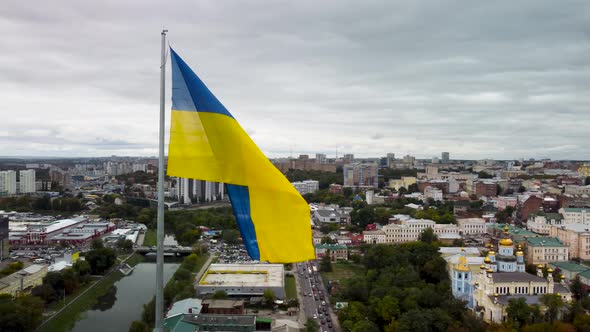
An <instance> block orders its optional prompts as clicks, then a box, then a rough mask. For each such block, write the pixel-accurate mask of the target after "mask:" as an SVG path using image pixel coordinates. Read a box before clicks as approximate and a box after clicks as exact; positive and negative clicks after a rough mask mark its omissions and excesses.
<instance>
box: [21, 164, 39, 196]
mask: <svg viewBox="0 0 590 332" xmlns="http://www.w3.org/2000/svg"><path fill="white" fill-rule="evenodd" d="M18 176H19V189H20V193H21V194H28V193H34V192H36V187H35V170H34V169H28V170H25V171H19V172H18Z"/></svg>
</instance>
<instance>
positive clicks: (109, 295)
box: [92, 286, 117, 311]
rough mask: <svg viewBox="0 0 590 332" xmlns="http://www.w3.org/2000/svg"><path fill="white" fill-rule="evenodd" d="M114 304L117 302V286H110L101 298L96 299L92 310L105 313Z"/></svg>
mask: <svg viewBox="0 0 590 332" xmlns="http://www.w3.org/2000/svg"><path fill="white" fill-rule="evenodd" d="M115 302H117V286H112V287H111V288H109V290H108V291H107V292H106V293H105V294H104V295H103V296H101V297H99V298H97V299H96V303H95V304H94V305H93V306H92V310H100V311H107V310H109V309H110V308H112V307H113V306H114V305H115Z"/></svg>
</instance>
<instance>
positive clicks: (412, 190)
mask: <svg viewBox="0 0 590 332" xmlns="http://www.w3.org/2000/svg"><path fill="white" fill-rule="evenodd" d="M417 192H420V188H419V187H418V184H417V183H412V184H411V185H409V186H408V193H409V194H412V193H417Z"/></svg>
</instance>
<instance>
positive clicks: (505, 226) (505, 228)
mask: <svg viewBox="0 0 590 332" xmlns="http://www.w3.org/2000/svg"><path fill="white" fill-rule="evenodd" d="M508 230H509V228H508V224H506V225H504V234H508Z"/></svg>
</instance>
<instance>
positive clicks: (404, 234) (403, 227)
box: [363, 218, 459, 243]
mask: <svg viewBox="0 0 590 332" xmlns="http://www.w3.org/2000/svg"><path fill="white" fill-rule="evenodd" d="M427 228H432V230H433V231H434V234H436V235H437V236H441V235H459V228H458V227H457V225H453V224H437V223H435V222H434V221H432V220H428V219H412V218H409V219H406V220H402V221H401V222H400V223H399V224H389V225H385V226H383V229H382V230H383V231H384V232H385V242H386V243H403V242H412V241H418V239H419V237H420V234H421V233H422V232H423V231H424V230H426V229H427ZM363 235H364V233H363ZM365 241H366V240H365Z"/></svg>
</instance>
